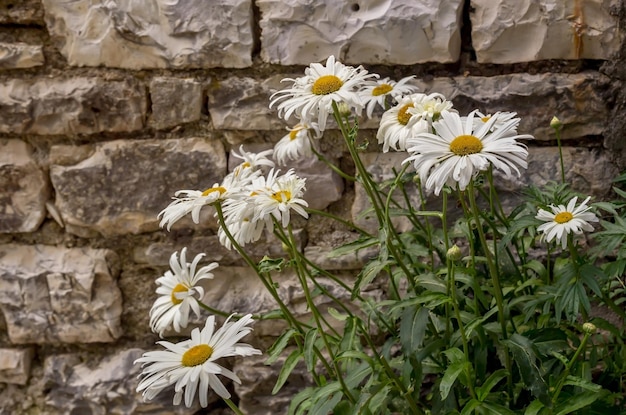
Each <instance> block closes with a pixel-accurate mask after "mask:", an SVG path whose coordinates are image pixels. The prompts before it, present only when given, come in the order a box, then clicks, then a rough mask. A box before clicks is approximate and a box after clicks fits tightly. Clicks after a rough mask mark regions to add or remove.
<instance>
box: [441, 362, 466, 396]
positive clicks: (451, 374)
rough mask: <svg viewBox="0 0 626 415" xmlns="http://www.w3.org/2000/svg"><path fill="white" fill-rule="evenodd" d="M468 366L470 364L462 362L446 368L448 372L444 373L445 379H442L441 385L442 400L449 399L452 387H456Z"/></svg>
mask: <svg viewBox="0 0 626 415" xmlns="http://www.w3.org/2000/svg"><path fill="white" fill-rule="evenodd" d="M468 366H469V362H467V361H461V362H457V363H452V364H451V365H450V366H448V367H447V368H446V371H445V372H443V379H441V383H440V384H439V392H440V393H441V399H442V400H445V399H446V398H447V397H448V394H449V393H450V390H451V389H452V386H454V382H456V379H457V378H458V377H459V375H460V374H461V373H462V372H463V371H464V370H465V369H466V368H468Z"/></svg>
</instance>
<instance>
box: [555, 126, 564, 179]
mask: <svg viewBox="0 0 626 415" xmlns="http://www.w3.org/2000/svg"><path fill="white" fill-rule="evenodd" d="M554 133H555V134H556V144H557V146H558V147H559V161H560V162H561V182H562V183H563V184H565V163H564V162H563V146H561V127H560V126H558V127H554Z"/></svg>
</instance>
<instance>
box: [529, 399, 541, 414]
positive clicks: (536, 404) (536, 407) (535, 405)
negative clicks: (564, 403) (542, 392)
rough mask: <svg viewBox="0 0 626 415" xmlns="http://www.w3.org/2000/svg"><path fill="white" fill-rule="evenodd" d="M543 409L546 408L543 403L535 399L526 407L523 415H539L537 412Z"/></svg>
mask: <svg viewBox="0 0 626 415" xmlns="http://www.w3.org/2000/svg"><path fill="white" fill-rule="evenodd" d="M545 407H546V406H545V405H544V404H543V403H541V401H540V400H537V399H535V400H534V401H532V403H531V404H530V405H528V406H527V407H526V410H525V411H524V415H537V414H539V411H541V410H542V409H543V408H545Z"/></svg>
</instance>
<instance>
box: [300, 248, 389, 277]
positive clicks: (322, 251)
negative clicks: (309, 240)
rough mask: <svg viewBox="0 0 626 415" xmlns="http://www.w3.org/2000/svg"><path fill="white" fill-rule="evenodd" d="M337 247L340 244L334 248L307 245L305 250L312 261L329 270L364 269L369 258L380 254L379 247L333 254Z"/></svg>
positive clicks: (305, 253)
mask: <svg viewBox="0 0 626 415" xmlns="http://www.w3.org/2000/svg"><path fill="white" fill-rule="evenodd" d="M335 248H339V246H336V247H334V248H330V247H325V246H316V245H312V246H307V247H306V248H305V250H304V255H305V256H306V257H307V258H308V259H310V260H311V262H313V263H314V264H316V265H317V266H319V267H320V268H322V269H325V270H327V271H340V270H344V271H349V270H358V269H362V268H363V267H364V266H365V264H366V263H367V261H368V260H370V259H372V258H373V257H375V256H376V255H377V254H378V248H379V247H378V246H373V247H368V248H365V249H360V250H359V251H356V252H351V253H349V254H345V255H341V256H336V255H334V254H332V251H333V250H334V249H335Z"/></svg>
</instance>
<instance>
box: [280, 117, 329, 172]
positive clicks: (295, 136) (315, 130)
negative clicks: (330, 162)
mask: <svg viewBox="0 0 626 415" xmlns="http://www.w3.org/2000/svg"><path fill="white" fill-rule="evenodd" d="M288 130H289V133H288V134H287V135H285V136H284V137H283V138H281V139H280V141H279V142H278V143H276V145H275V146H274V158H275V159H276V162H277V163H278V164H279V165H282V166H284V165H285V164H286V163H287V161H288V160H297V159H299V158H302V157H311V156H312V155H313V149H312V147H311V145H312V144H311V139H312V138H320V137H321V135H322V133H321V131H320V129H319V126H318V125H317V123H306V122H300V123H299V124H297V125H296V126H295V127H293V128H288Z"/></svg>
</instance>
